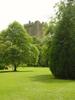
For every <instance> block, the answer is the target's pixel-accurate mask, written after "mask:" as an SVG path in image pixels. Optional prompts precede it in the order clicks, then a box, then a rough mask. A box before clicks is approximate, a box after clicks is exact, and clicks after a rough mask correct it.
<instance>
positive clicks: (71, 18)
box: [49, 0, 75, 79]
mask: <svg viewBox="0 0 75 100" xmlns="http://www.w3.org/2000/svg"><path fill="white" fill-rule="evenodd" d="M64 4H65V6H64V9H63V10H60V12H61V13H59V14H60V18H59V19H58V23H57V26H56V31H55V34H54V36H53V38H52V43H51V50H50V51H49V53H50V58H49V59H50V61H49V66H50V70H51V71H52V73H53V75H54V76H55V77H56V78H65V79H75V13H74V12H75V1H74V0H67V2H66V3H64ZM60 6H61V5H60Z"/></svg>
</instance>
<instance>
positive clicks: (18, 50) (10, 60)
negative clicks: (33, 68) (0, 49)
mask: <svg viewBox="0 0 75 100" xmlns="http://www.w3.org/2000/svg"><path fill="white" fill-rule="evenodd" d="M1 35H2V37H3V42H4V43H8V44H9V46H8V47H7V49H6V50H5V55H4V56H5V57H4V58H5V63H6V64H7V65H10V64H11V65H12V66H13V68H14V71H16V68H17V67H18V65H19V64H23V63H28V60H29V59H30V54H31V52H32V51H31V50H32V49H31V48H32V46H31V44H32V38H31V37H30V36H29V35H28V34H27V32H26V30H25V28H24V27H23V26H22V25H20V24H19V23H18V22H16V21H15V22H13V23H12V24H10V25H9V26H8V28H7V29H6V30H5V31H2V33H1Z"/></svg>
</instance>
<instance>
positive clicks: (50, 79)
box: [31, 75, 75, 83]
mask: <svg viewBox="0 0 75 100" xmlns="http://www.w3.org/2000/svg"><path fill="white" fill-rule="evenodd" d="M31 78H32V81H37V82H43V83H68V82H75V81H74V80H65V79H56V78H54V77H53V76H52V75H36V76H34V77H31Z"/></svg>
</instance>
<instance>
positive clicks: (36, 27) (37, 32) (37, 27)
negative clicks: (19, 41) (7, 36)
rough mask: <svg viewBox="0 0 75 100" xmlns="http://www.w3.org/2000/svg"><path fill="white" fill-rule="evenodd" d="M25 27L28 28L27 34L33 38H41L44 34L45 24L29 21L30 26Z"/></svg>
mask: <svg viewBox="0 0 75 100" xmlns="http://www.w3.org/2000/svg"><path fill="white" fill-rule="evenodd" d="M24 27H25V28H26V30H27V32H28V33H29V34H30V35H32V36H41V35H43V34H44V31H43V27H44V22H42V23H41V22H40V21H35V22H31V21H29V23H28V24H25V25H24Z"/></svg>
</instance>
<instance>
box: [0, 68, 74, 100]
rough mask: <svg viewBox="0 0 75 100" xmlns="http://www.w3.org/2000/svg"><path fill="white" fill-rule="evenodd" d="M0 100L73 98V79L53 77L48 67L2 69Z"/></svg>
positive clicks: (0, 75)
mask: <svg viewBox="0 0 75 100" xmlns="http://www.w3.org/2000/svg"><path fill="white" fill-rule="evenodd" d="M0 100H75V81H74V80H59V79H54V78H53V76H52V75H51V73H50V71H49V69H48V68H32V67H29V68H23V69H22V68H21V69H18V72H11V71H9V72H6V71H5V72H3V71H2V72H0Z"/></svg>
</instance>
